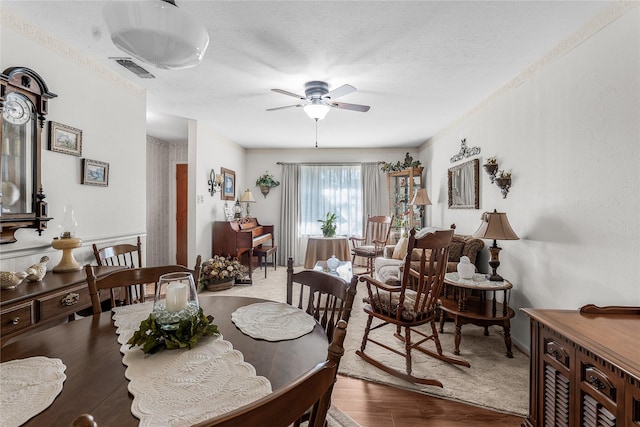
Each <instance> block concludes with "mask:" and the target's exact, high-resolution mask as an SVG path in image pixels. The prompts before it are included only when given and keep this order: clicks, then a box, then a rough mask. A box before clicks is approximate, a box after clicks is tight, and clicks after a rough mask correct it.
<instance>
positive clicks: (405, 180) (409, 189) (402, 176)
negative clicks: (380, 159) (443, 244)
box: [387, 167, 424, 232]
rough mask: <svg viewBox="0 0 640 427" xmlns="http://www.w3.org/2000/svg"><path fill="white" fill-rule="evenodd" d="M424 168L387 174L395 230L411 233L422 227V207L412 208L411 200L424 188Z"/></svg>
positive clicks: (390, 211) (390, 210)
mask: <svg viewBox="0 0 640 427" xmlns="http://www.w3.org/2000/svg"><path fill="white" fill-rule="evenodd" d="M423 170H424V167H415V168H407V169H403V170H401V171H394V172H389V173H387V190H388V193H389V215H393V218H394V220H393V228H394V229H396V230H405V231H407V232H408V231H409V230H411V229H412V228H413V227H415V226H418V227H420V225H421V224H420V207H419V206H411V205H410V203H411V199H413V196H414V195H415V194H416V191H418V190H419V189H420V188H422V171H423Z"/></svg>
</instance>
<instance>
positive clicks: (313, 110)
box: [304, 98, 331, 120]
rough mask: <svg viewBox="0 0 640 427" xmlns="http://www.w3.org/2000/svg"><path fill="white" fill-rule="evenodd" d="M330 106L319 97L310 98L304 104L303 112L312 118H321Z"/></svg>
mask: <svg viewBox="0 0 640 427" xmlns="http://www.w3.org/2000/svg"><path fill="white" fill-rule="evenodd" d="M330 109H331V107H329V106H328V105H326V104H324V103H323V102H322V101H321V100H320V99H317V98H316V99H312V100H311V103H310V104H307V105H305V106H304V112H305V113H307V116H309V117H310V118H312V119H315V120H322V119H324V118H325V116H326V115H327V113H328V112H329V110H330Z"/></svg>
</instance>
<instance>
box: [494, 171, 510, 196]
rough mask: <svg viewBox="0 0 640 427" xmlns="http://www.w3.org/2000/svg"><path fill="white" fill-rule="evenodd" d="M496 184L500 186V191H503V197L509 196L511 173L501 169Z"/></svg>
mask: <svg viewBox="0 0 640 427" xmlns="http://www.w3.org/2000/svg"><path fill="white" fill-rule="evenodd" d="M495 181H496V185H497V186H498V187H499V188H500V193H502V198H503V199H506V198H507V193H509V188H511V173H510V172H505V171H500V172H498V175H497V176H496V178H495Z"/></svg>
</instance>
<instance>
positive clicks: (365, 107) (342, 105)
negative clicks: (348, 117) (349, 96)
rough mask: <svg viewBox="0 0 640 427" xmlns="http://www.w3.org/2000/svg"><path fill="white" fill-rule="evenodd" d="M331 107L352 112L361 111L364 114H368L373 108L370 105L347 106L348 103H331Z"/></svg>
mask: <svg viewBox="0 0 640 427" xmlns="http://www.w3.org/2000/svg"><path fill="white" fill-rule="evenodd" d="M329 105H330V106H331V107H334V108H341V109H343V110H351V111H360V112H362V113H366V112H367V111H369V108H371V107H369V106H368V105H359V104H347V103H346V102H331V103H330V104H329Z"/></svg>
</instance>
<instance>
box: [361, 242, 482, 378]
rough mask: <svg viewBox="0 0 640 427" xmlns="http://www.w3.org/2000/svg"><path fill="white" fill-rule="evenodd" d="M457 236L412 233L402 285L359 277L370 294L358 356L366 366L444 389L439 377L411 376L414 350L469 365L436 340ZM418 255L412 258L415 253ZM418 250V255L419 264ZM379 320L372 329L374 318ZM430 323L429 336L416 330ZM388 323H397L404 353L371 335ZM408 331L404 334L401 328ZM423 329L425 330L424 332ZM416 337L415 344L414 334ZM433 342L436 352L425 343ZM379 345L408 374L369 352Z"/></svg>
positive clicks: (396, 334)
mask: <svg viewBox="0 0 640 427" xmlns="http://www.w3.org/2000/svg"><path fill="white" fill-rule="evenodd" d="M452 237H453V230H438V231H435V232H433V233H426V234H425V235H424V236H421V237H416V231H415V229H413V230H411V234H410V236H409V245H408V249H407V256H406V257H405V261H404V267H403V272H402V282H401V284H400V285H395V286H394V285H387V284H385V283H382V282H380V281H378V280H376V279H374V278H372V277H371V276H360V278H359V280H360V281H362V282H365V283H366V286H367V293H368V296H367V298H366V299H365V302H366V303H367V304H366V305H365V306H364V311H365V313H367V314H368V315H369V318H368V319H367V325H366V327H365V331H364V336H363V337H362V344H361V346H360V350H357V351H356V354H357V355H358V356H360V357H362V358H363V359H364V360H366V361H367V362H369V363H371V364H372V365H374V366H376V367H377V368H379V369H382V370H383V371H385V372H387V373H389V374H391V375H394V376H396V377H399V378H402V379H404V380H406V381H410V382H413V383H418V384H426V385H435V386H438V387H443V385H442V383H441V382H440V381H438V380H435V379H429V378H424V377H417V376H414V375H413V374H412V372H411V351H412V350H418V351H420V352H422V353H425V354H427V355H429V356H432V357H435V358H437V359H440V360H443V361H445V362H447V363H452V364H455V365H461V366H466V367H467V368H469V367H470V365H469V362H467V361H465V360H460V359H455V358H451V357H448V356H446V355H444V354H443V353H442V346H441V345H440V339H439V338H438V331H437V329H436V323H435V318H436V315H437V312H438V297H439V295H440V291H441V290H442V286H443V284H444V275H445V273H446V272H447V259H448V257H449V244H450V243H451V239H452ZM413 251H415V252H414V256H413V257H412V256H411V253H412V252H413ZM416 252H417V253H419V254H420V260H419V261H412V258H413V259H416V255H417V254H416ZM374 318H376V319H378V320H380V321H381V323H380V324H376V325H375V326H372V323H373V319H374ZM426 324H430V326H431V333H430V334H428V333H426V331H424V330H420V329H417V327H418V326H421V325H426ZM386 325H394V326H395V327H396V333H395V334H394V336H395V337H396V338H398V339H399V340H400V341H402V342H404V352H402V351H399V350H397V349H395V348H392V347H390V346H389V345H387V344H384V343H382V342H380V341H377V340H375V339H373V338H371V337H370V336H369V333H370V332H371V331H373V330H375V329H378V328H381V327H383V326H386ZM403 328H404V335H403V334H402V330H403ZM423 329H424V328H423ZM412 332H413V333H414V334H415V335H417V336H418V340H417V341H412V337H411V333H412ZM431 340H433V342H434V344H435V351H433V350H430V349H427V348H425V347H424V346H423V343H425V342H427V341H431ZM369 342H370V343H372V344H376V345H378V346H380V347H382V348H384V349H386V350H389V351H391V352H393V353H395V354H398V355H400V356H404V357H405V361H406V373H405V372H401V371H399V370H397V369H395V368H392V367H389V366H386V365H385V364H384V363H382V362H380V361H378V360H376V359H374V358H373V357H372V356H370V355H368V354H367V353H365V349H366V346H367V343H369Z"/></svg>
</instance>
